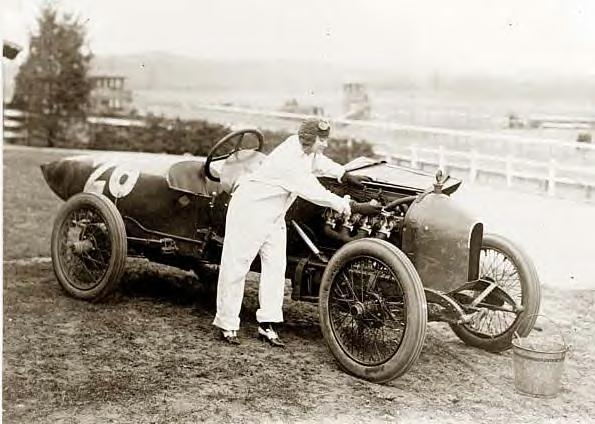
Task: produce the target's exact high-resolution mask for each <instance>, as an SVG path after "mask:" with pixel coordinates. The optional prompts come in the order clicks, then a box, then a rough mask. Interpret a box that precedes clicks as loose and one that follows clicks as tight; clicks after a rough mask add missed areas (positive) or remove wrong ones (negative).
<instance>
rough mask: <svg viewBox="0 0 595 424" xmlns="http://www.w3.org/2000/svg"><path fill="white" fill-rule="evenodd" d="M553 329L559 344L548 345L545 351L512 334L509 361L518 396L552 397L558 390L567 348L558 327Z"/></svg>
mask: <svg viewBox="0 0 595 424" xmlns="http://www.w3.org/2000/svg"><path fill="white" fill-rule="evenodd" d="M546 318H547V317H546ZM548 319H549V318H548ZM550 321H551V320H550ZM552 322H553V321H552ZM554 325H556V324H555V323H554ZM556 327H557V328H558V331H559V333H560V338H561V339H562V343H550V345H549V346H547V348H543V347H540V348H536V347H535V346H532V345H531V344H530V343H528V342H527V339H526V338H520V337H519V336H518V334H516V333H515V336H516V337H515V338H514V339H513V341H512V362H513V369H514V386H515V389H516V390H517V391H518V392H519V393H521V394H524V395H528V396H535V397H542V398H552V397H555V396H556V395H557V394H558V392H559V391H560V388H561V384H560V381H561V378H562V374H563V372H564V358H565V356H566V352H568V350H569V349H570V347H569V346H568V345H567V344H566V341H565V340H564V336H563V335H562V332H561V331H560V329H559V327H558V326H557V325H556Z"/></svg>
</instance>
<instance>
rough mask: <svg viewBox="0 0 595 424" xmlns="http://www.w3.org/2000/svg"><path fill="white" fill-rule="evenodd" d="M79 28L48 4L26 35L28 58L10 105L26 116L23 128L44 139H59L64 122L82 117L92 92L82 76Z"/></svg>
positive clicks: (85, 62) (84, 62) (84, 63)
mask: <svg viewBox="0 0 595 424" xmlns="http://www.w3.org/2000/svg"><path fill="white" fill-rule="evenodd" d="M85 36H86V31H85V28H84V25H83V24H82V23H81V22H80V21H79V20H78V19H76V18H74V17H73V16H72V15H61V16H60V15H59V14H58V12H57V10H56V9H55V8H54V7H53V6H52V5H51V4H47V5H46V6H44V8H43V9H42V11H41V14H40V16H39V18H38V30H37V33H35V34H32V35H31V39H30V46H29V55H28V57H27V59H26V61H25V62H24V63H23V65H21V67H20V68H19V72H18V74H17V77H16V81H15V94H14V98H13V106H14V107H17V108H20V109H22V110H25V111H27V112H29V113H30V114H31V115H30V116H31V118H30V119H29V121H28V127H29V128H28V129H29V130H30V131H33V132H36V133H38V134H43V136H45V137H47V143H48V144H49V145H53V144H54V138H56V137H59V136H60V131H61V122H60V120H61V119H63V118H64V117H67V116H69V117H72V116H78V117H84V116H85V110H86V107H87V104H88V100H89V93H90V91H91V85H90V81H89V79H88V78H87V73H88V71H89V67H90V61H91V54H90V52H86V50H87V49H86V44H85Z"/></svg>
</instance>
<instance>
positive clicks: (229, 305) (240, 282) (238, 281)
mask: <svg viewBox="0 0 595 424" xmlns="http://www.w3.org/2000/svg"><path fill="white" fill-rule="evenodd" d="M239 197H243V196H239ZM234 200H235V201H234ZM246 206H248V207H246ZM250 208H251V209H250ZM262 215H263V214H262V213H260V212H259V211H258V210H254V205H246V204H245V202H244V201H241V199H240V198H237V199H236V198H235V195H234V198H232V201H231V202H230V205H229V209H228V212H227V218H226V224H225V241H224V243H223V253H222V257H221V267H220V269H219V280H218V282H217V314H216V315H215V320H214V321H213V324H214V325H216V326H217V327H219V328H221V329H223V330H239V328H240V310H241V308H242V299H243V298H244V285H245V282H246V274H248V271H249V270H250V265H251V264H252V261H253V260H254V259H255V258H256V255H257V254H259V255H260V261H261V265H262V268H261V273H260V285H259V289H258V301H259V304H260V308H259V309H258V310H257V311H256V320H257V321H258V322H281V321H283V294H284V289H285V266H286V260H287V259H286V255H287V253H286V246H287V230H286V228H285V220H284V219H283V218H281V219H280V220H278V221H277V222H274V223H271V222H270V221H269V222H264V221H263V216H262Z"/></svg>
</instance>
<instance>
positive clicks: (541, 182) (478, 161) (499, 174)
mask: <svg viewBox="0 0 595 424" xmlns="http://www.w3.org/2000/svg"><path fill="white" fill-rule="evenodd" d="M409 150H410V152H409V154H408V155H399V154H391V153H387V152H383V151H379V150H375V152H376V153H377V154H378V155H379V156H382V157H385V158H386V160H387V161H389V162H391V163H395V164H398V165H405V166H410V167H413V168H417V169H422V170H427V171H435V170H436V169H438V168H439V169H442V170H443V171H446V172H448V173H450V174H453V175H455V176H457V177H461V178H464V179H465V180H466V181H468V182H470V183H474V182H476V181H485V182H490V183H495V182H501V183H503V184H505V185H506V187H509V188H510V187H521V188H530V189H533V191H543V192H545V193H547V194H548V195H549V196H559V197H571V198H575V199H579V200H588V201H593V200H595V167H591V168H589V167H580V166H571V165H565V164H561V163H559V161H557V160H556V159H553V158H551V159H550V160H549V161H547V162H543V161H536V160H528V159H519V158H517V157H514V156H512V155H506V156H496V155H486V154H481V153H478V152H477V151H476V150H472V151H470V152H461V151H448V150H446V149H445V148H444V147H443V146H439V147H438V148H437V149H430V148H420V147H419V146H417V145H411V146H410V147H409Z"/></svg>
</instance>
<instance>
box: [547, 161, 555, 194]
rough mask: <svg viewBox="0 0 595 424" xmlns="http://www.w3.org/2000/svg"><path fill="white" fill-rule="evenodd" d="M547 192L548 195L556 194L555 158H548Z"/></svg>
mask: <svg viewBox="0 0 595 424" xmlns="http://www.w3.org/2000/svg"><path fill="white" fill-rule="evenodd" d="M547 194H548V195H549V196H555V195H556V160H555V159H553V158H552V159H550V163H549V166H548V173H547Z"/></svg>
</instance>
